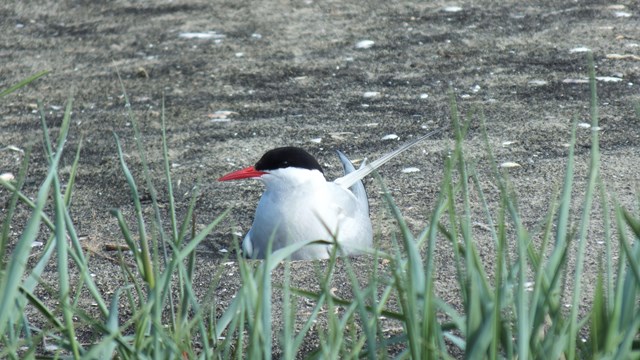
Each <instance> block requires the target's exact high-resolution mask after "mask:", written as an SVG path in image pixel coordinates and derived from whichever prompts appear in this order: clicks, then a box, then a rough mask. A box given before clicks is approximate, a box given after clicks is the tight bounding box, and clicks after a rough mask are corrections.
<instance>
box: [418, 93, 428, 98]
mask: <svg viewBox="0 0 640 360" xmlns="http://www.w3.org/2000/svg"><path fill="white" fill-rule="evenodd" d="M428 97H429V94H425V93H422V94H420V99H427V98H428Z"/></svg>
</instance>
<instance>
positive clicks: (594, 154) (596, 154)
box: [567, 54, 600, 359]
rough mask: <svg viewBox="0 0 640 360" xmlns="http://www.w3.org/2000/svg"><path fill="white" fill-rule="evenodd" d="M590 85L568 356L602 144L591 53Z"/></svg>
mask: <svg viewBox="0 0 640 360" xmlns="http://www.w3.org/2000/svg"><path fill="white" fill-rule="evenodd" d="M589 87H590V90H591V130H592V131H591V163H590V165H589V179H588V182H587V191H586V193H585V197H584V204H583V207H582V209H583V211H582V216H581V218H580V229H579V233H578V252H577V254H576V266H575V273H574V290H573V300H572V302H571V304H572V306H571V320H570V323H569V339H571V340H570V341H569V349H568V354H567V356H568V358H569V359H575V357H576V342H577V335H578V330H579V329H578V310H579V305H580V298H581V293H582V292H581V284H582V281H581V280H582V270H583V268H584V252H585V247H586V245H587V232H588V230H589V217H590V215H591V207H592V203H593V197H594V191H595V187H596V184H597V179H598V172H599V168H600V145H599V134H598V129H599V125H598V97H597V93H596V79H595V69H594V64H593V55H591V54H590V55H589Z"/></svg>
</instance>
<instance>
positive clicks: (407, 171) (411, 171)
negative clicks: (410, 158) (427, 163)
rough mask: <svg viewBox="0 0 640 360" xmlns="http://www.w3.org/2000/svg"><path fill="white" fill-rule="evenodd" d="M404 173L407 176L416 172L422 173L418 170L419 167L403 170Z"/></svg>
mask: <svg viewBox="0 0 640 360" xmlns="http://www.w3.org/2000/svg"><path fill="white" fill-rule="evenodd" d="M402 172H403V173H405V174H409V173H414V172H420V169H418V168H417V167H408V168H404V169H402Z"/></svg>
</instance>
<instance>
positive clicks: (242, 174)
mask: <svg viewBox="0 0 640 360" xmlns="http://www.w3.org/2000/svg"><path fill="white" fill-rule="evenodd" d="M264 174H266V172H264V171H258V170H256V169H254V168H253V166H249V167H248V168H245V169H242V170H238V171H234V172H230V173H228V174H227V175H225V176H223V177H221V178H220V179H218V181H229V180H238V179H249V178H259V177H260V176H262V175H264Z"/></svg>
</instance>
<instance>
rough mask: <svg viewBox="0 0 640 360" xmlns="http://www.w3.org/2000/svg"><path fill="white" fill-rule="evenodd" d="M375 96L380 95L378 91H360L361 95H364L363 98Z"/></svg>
mask: <svg viewBox="0 0 640 360" xmlns="http://www.w3.org/2000/svg"><path fill="white" fill-rule="evenodd" d="M376 96H380V92H378V91H365V92H364V93H362V97H365V98H372V97H376Z"/></svg>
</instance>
